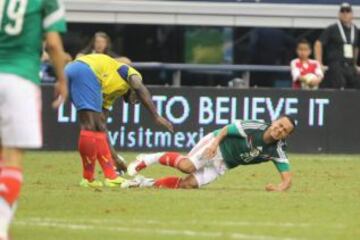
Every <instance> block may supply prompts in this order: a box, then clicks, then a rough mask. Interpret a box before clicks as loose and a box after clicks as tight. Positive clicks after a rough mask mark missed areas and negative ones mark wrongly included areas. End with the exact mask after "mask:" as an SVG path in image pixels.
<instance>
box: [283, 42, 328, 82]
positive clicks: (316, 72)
mask: <svg viewBox="0 0 360 240" xmlns="http://www.w3.org/2000/svg"><path fill="white" fill-rule="evenodd" d="M296 53H297V56H298V58H296V59H294V60H292V61H291V64H290V66H291V75H292V79H293V85H292V86H293V88H294V89H301V88H302V89H318V87H319V84H320V82H321V80H322V78H323V76H324V75H323V71H322V69H321V65H320V63H319V62H318V61H316V60H312V59H310V58H309V57H310V55H311V46H310V43H309V42H308V41H307V40H306V39H303V40H301V41H299V43H298V45H297V48H296Z"/></svg>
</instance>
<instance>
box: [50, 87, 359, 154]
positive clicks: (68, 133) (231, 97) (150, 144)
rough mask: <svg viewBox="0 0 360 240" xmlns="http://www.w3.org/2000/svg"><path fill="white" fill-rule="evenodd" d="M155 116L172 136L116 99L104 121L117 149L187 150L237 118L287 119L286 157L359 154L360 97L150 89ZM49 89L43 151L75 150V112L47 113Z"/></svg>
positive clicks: (65, 108) (140, 109)
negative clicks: (290, 128) (290, 123)
mask: <svg viewBox="0 0 360 240" xmlns="http://www.w3.org/2000/svg"><path fill="white" fill-rule="evenodd" d="M150 91H151V93H152V95H153V101H154V103H155V105H156V107H157V109H158V112H159V113H160V114H161V115H162V116H164V117H166V118H167V119H168V120H170V121H171V122H172V123H173V124H174V127H175V132H174V133H170V132H167V131H166V130H165V129H162V128H160V127H159V126H157V125H155V124H154V122H153V121H152V119H151V116H150V115H149V113H148V112H147V111H146V109H145V108H144V107H142V106H141V105H128V104H126V103H124V102H123V101H122V100H121V99H119V100H118V101H117V102H116V104H115V105H114V106H113V109H112V111H111V114H110V117H109V119H108V129H109V137H110V141H111V143H112V144H113V145H114V146H115V148H116V149H117V150H120V151H121V150H123V151H157V150H176V151H186V150H188V149H190V148H191V147H192V146H194V144H195V143H196V142H197V141H198V140H199V139H200V138H201V137H202V136H204V135H206V134H207V133H209V132H211V131H213V130H215V129H218V128H221V127H222V126H224V125H226V124H229V123H231V122H232V121H234V120H236V119H257V120H262V121H266V122H269V121H271V120H273V119H276V118H278V117H279V116H280V115H282V114H289V115H291V116H293V117H294V119H295V120H296V122H297V128H296V131H295V132H294V134H293V135H292V136H290V138H289V139H288V148H289V151H291V152H300V153H319V152H320V153H322V152H323V153H330V152H331V153H360V124H359V123H360V92H358V91H350V90H349V91H332V90H321V91H320V90H319V91H294V90H291V89H284V90H279V89H268V90H265V89H228V88H194V87H192V88H191V87H181V88H172V87H153V88H150ZM52 96H53V93H52V88H51V87H46V86H44V87H43V100H44V104H43V105H44V108H43V128H44V148H45V149H47V150H75V149H76V148H77V140H78V134H79V126H78V123H77V116H76V110H75V108H74V106H72V105H71V104H70V103H69V101H68V102H67V103H65V105H63V106H61V107H60V108H59V109H58V110H56V111H55V110H53V109H51V106H50V102H51V99H52Z"/></svg>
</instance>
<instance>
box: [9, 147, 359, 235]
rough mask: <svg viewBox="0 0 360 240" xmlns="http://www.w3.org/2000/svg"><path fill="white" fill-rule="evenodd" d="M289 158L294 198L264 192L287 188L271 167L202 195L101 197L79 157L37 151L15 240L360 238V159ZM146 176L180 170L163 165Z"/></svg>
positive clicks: (106, 193)
mask: <svg viewBox="0 0 360 240" xmlns="http://www.w3.org/2000/svg"><path fill="white" fill-rule="evenodd" d="M124 156H125V157H126V159H128V160H131V159H133V158H134V156H135V153H126V154H124ZM290 160H291V163H292V169H293V172H294V181H293V187H292V189H291V190H290V191H289V192H286V193H268V192H265V191H264V186H265V185H266V184H267V183H268V182H278V181H279V179H278V178H279V177H278V174H277V172H276V170H275V167H274V166H273V165H272V164H271V163H266V164H261V165H256V166H248V167H239V168H237V169H234V170H232V171H230V172H228V173H227V174H226V175H225V176H224V177H222V178H220V179H219V180H217V181H216V182H214V183H213V184H211V185H209V186H207V187H205V188H203V189H199V190H165V189H127V190H122V189H106V188H105V189H102V190H101V191H95V190H92V189H84V188H80V187H79V186H78V182H79V180H80V174H81V167H80V160H79V157H78V155H77V153H62V152H31V153H28V154H27V156H26V160H25V184H24V187H23V191H22V196H21V200H20V202H19V209H18V212H17V215H16V219H15V222H14V225H13V227H12V237H13V239H16V240H17V239H19V240H26V239H36V240H42V239H44V240H52V239H56V240H58V239H72V240H80V239H86V240H92V239H105V240H108V239H122V240H124V239H136V240H142V239H171V240H174V239H252V240H254V239H255V240H256V239H259V240H285V239H360V185H359V184H360V156H359V155H350V156H349V155H347V156H345V155H295V154H290ZM143 174H144V175H145V176H148V177H160V176H165V175H169V174H170V175H174V174H177V173H176V172H175V171H174V170H172V169H169V168H165V167H162V166H154V167H152V168H149V169H147V170H145V171H144V172H143ZM98 175H99V176H101V174H98ZM101 177H102V176H101Z"/></svg>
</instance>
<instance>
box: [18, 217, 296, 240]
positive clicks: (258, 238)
mask: <svg viewBox="0 0 360 240" xmlns="http://www.w3.org/2000/svg"><path fill="white" fill-rule="evenodd" d="M14 224H15V225H22V226H33V227H34V226H36V227H53V228H62V229H68V230H105V231H112V232H129V233H140V234H149V233H152V234H158V235H173V236H184V237H203V238H220V239H223V238H226V237H228V238H230V239H251V240H299V238H289V237H274V236H266V235H250V234H242V233H238V232H203V231H196V230H176V229H163V228H141V227H119V226H117V227H109V226H99V225H92V224H87V223H83V224H80V223H71V222H69V221H67V222H65V221H62V220H60V221H57V220H56V219H40V218H39V219H38V220H35V219H33V220H30V219H29V220H16V221H15V222H14Z"/></svg>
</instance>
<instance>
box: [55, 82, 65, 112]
mask: <svg viewBox="0 0 360 240" xmlns="http://www.w3.org/2000/svg"><path fill="white" fill-rule="evenodd" d="M67 96H68V87H67V82H66V80H65V79H64V80H60V81H58V82H57V83H55V86H54V98H55V100H54V101H53V102H52V107H53V108H58V107H59V106H60V105H61V104H62V103H64V102H65V101H66V98H67Z"/></svg>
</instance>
